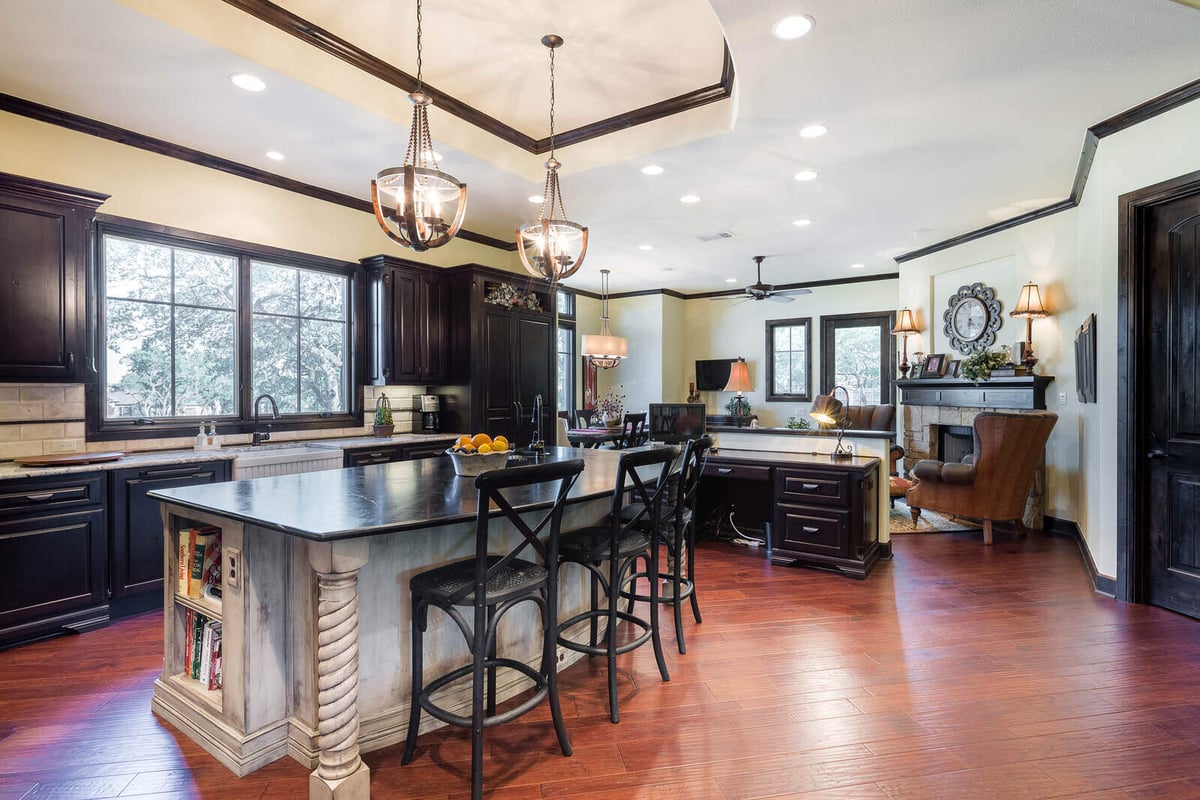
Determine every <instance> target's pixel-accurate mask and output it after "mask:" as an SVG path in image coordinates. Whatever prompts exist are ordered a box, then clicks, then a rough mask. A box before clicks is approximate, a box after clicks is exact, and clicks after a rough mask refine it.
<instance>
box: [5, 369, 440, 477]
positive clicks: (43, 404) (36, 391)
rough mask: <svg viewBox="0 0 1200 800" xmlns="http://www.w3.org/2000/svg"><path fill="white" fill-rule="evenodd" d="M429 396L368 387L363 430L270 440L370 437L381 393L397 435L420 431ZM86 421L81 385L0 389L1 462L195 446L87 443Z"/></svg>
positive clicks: (183, 441)
mask: <svg viewBox="0 0 1200 800" xmlns="http://www.w3.org/2000/svg"><path fill="white" fill-rule="evenodd" d="M424 391H425V390H424V388H423V387H420V386H366V387H363V424H362V426H361V427H353V428H322V429H320V430H301V431H273V432H272V433H271V441H273V442H290V441H297V440H300V439H337V438H344V437H350V436H366V435H370V433H371V424H372V423H373V422H374V421H375V402H376V400H377V398H378V397H379V395H380V394H382V393H386V394H387V397H388V400H389V401H390V403H391V406H392V410H393V421H394V423H395V426H396V433H412V432H413V431H414V430H415V431H419V430H420V427H421V424H420V415H419V413H417V412H413V411H411V410H410V409H412V405H413V400H412V398H413V397H414V396H415V395H418V394H423V393H424ZM84 419H85V408H84V390H83V384H81V383H67V384H63V383H6V384H0V461H8V460H11V459H14V458H21V457H25V456H42V455H57V454H59V453H84V452H90V453H95V452H100V451H105V450H124V451H125V452H134V451H146V450H177V449H181V448H190V447H191V446H192V437H190V436H187V437H174V438H169V439H130V440H129V441H111V440H107V441H103V442H88V441H86V440H85V438H84ZM217 433H218V434H220V433H221V426H220V424H218V425H217ZM221 443H222V444H223V445H238V444H250V434H248V433H243V434H224V435H222V436H221Z"/></svg>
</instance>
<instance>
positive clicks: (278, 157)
mask: <svg viewBox="0 0 1200 800" xmlns="http://www.w3.org/2000/svg"><path fill="white" fill-rule="evenodd" d="M267 158H269V159H271V160H272V161H283V159H284V155H283V153H281V152H279V151H278V150H268V151H267Z"/></svg>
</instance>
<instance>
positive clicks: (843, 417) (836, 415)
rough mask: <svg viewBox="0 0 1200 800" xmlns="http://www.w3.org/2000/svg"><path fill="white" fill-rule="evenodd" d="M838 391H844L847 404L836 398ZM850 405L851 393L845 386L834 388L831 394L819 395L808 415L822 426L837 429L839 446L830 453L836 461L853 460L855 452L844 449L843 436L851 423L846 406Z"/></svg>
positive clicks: (847, 448) (830, 391)
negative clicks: (842, 459)
mask: <svg viewBox="0 0 1200 800" xmlns="http://www.w3.org/2000/svg"><path fill="white" fill-rule="evenodd" d="M838 389H841V390H842V394H844V395H845V396H846V402H845V403H843V402H842V401H841V400H838V399H837V397H836V396H835V395H836V394H837V391H838ZM848 405H850V392H849V391H847V390H846V387H845V386H834V387H833V388H832V389H830V390H829V394H821V395H817V399H816V400H813V404H812V408H811V409H810V410H809V412H808V415H809V416H810V417H812V418H813V419H815V420H816V421H817V422H818V423H819V424H820V425H823V426H833V427H835V428H836V429H837V444H836V445H835V446H834V448H833V452H832V453H830V454H829V455H830V457H831V458H833V459H834V460H835V461H836V460H838V459H841V458H853V457H854V452H853V451H852V450H851V449H850V448H849V447H842V434H843V433H845V431H846V425H847V423H849V422H850V416H849V415H848V414H847V413H846V406H848Z"/></svg>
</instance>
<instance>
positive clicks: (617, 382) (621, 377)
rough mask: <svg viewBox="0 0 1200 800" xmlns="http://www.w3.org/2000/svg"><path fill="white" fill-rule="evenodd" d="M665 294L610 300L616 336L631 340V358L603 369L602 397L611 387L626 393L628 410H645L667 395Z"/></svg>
mask: <svg viewBox="0 0 1200 800" xmlns="http://www.w3.org/2000/svg"><path fill="white" fill-rule="evenodd" d="M664 299H665V298H664V295H661V294H647V295H639V296H637V297H621V298H615V299H610V300H609V302H608V315H609V325H610V329H611V331H612V333H613V335H614V336H624V337H625V339H626V340H628V342H629V357H628V358H626V359H625V360H624V361H623V362H622V363H621V364H620V365H619V366H617V367H614V368H613V369H609V370H600V375H599V380H598V381H597V383H598V384H599V388H600V396H601V397H603V396H604V393H605V392H607V391H609V390H610V389H611V390H613V391H614V392H616V393H619V394H624V395H625V410H626V411H627V412H635V411H645V410H646V409H647V408H648V407H649V405H650V404H651V403H657V402H659V401H660V400H662V398H663V350H662V345H663V338H664V331H663V300H664Z"/></svg>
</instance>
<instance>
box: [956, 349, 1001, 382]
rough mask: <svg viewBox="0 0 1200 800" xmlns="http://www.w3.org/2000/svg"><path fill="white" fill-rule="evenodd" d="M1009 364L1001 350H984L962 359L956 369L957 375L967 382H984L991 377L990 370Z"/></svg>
mask: <svg viewBox="0 0 1200 800" xmlns="http://www.w3.org/2000/svg"><path fill="white" fill-rule="evenodd" d="M1008 362H1009V357H1008V355H1007V354H1006V353H1004V352H1003V351H1001V350H984V351H983V352H982V353H975V354H974V355H971V356H968V357H967V358H964V359H963V362H962V364H960V365H959V367H958V374H959V375H960V376H962V377H964V378H966V379H967V380H969V381H986V380H987V379H988V378H990V377H991V375H992V370H994V369H997V368H999V367H1003V366H1004V365H1005V364H1007V363H1008Z"/></svg>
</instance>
